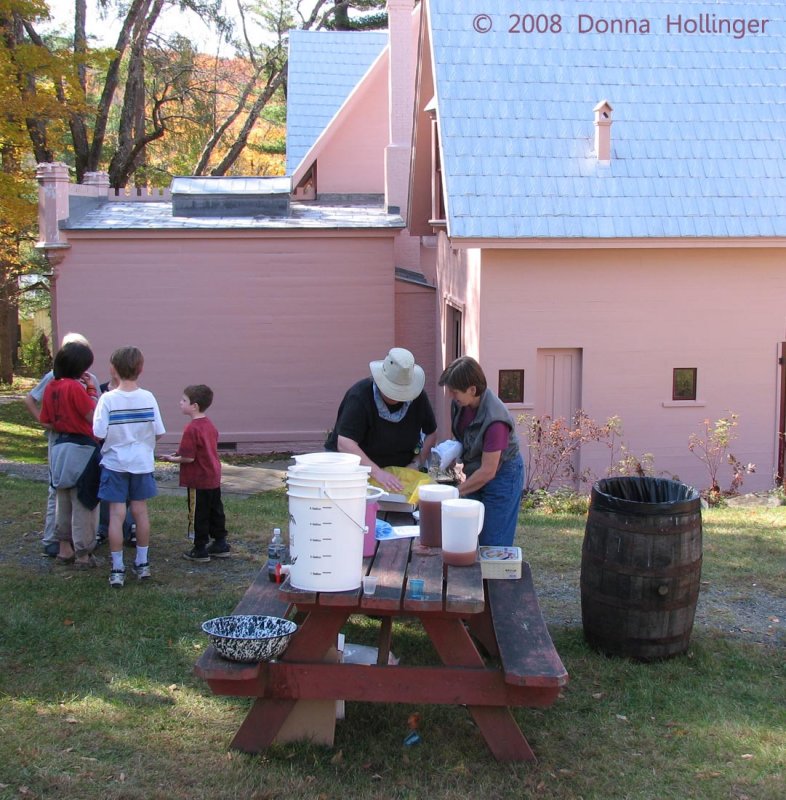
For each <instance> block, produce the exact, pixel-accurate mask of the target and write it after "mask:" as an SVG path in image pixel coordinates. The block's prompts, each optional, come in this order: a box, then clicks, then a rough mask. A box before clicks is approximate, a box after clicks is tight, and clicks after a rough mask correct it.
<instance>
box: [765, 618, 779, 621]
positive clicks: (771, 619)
mask: <svg viewBox="0 0 786 800" xmlns="http://www.w3.org/2000/svg"><path fill="white" fill-rule="evenodd" d="M767 619H769V621H770V622H780V618H779V617H767Z"/></svg>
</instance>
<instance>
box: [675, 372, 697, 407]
mask: <svg viewBox="0 0 786 800" xmlns="http://www.w3.org/2000/svg"><path fill="white" fill-rule="evenodd" d="M697 371H698V370H697V369H696V367H675V368H674V376H673V379H672V388H671V399H672V400H695V399H696V373H697Z"/></svg>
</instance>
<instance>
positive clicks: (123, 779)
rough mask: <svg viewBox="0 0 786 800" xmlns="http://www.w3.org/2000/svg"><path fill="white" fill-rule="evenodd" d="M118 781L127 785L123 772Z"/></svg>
mask: <svg viewBox="0 0 786 800" xmlns="http://www.w3.org/2000/svg"><path fill="white" fill-rule="evenodd" d="M117 779H118V780H119V781H120V783H125V782H126V774H125V772H121V773H120V775H118V777H117Z"/></svg>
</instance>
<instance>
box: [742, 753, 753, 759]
mask: <svg viewBox="0 0 786 800" xmlns="http://www.w3.org/2000/svg"><path fill="white" fill-rule="evenodd" d="M740 758H753V753H743V754H742V755H741V756H740Z"/></svg>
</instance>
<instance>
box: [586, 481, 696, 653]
mask: <svg viewBox="0 0 786 800" xmlns="http://www.w3.org/2000/svg"><path fill="white" fill-rule="evenodd" d="M701 559H702V541H701V498H700V497H699V493H698V492H697V491H696V490H695V489H693V488H692V487H690V486H686V485H685V484H683V483H679V482H677V481H670V480H664V479H661V478H606V479H604V480H600V481H597V482H596V483H595V485H594V486H593V487H592V498H591V501H590V508H589V514H588V516H587V525H586V530H585V533H584V545H583V547H582V551H581V619H582V624H583V626H584V637H585V638H586V640H587V642H588V643H589V644H590V645H591V646H592V647H595V648H597V649H598V650H601V651H602V652H604V653H608V654H609V655H620V656H628V657H630V658H635V659H638V660H640V661H652V660H655V659H659V658H669V657H671V656H675V655H678V654H680V653H684V652H685V651H686V650H687V649H688V643H689V641H690V635H691V631H692V629H693V617H694V615H695V612H696V601H697V600H698V597H699V585H700V582H701Z"/></svg>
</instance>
